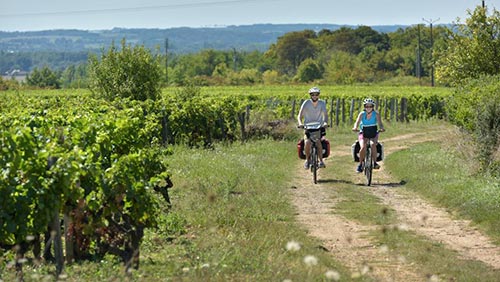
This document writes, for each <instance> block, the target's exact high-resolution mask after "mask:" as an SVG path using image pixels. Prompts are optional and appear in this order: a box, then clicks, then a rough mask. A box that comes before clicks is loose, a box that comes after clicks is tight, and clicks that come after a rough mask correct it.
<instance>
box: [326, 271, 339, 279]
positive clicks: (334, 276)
mask: <svg viewBox="0 0 500 282" xmlns="http://www.w3.org/2000/svg"><path fill="white" fill-rule="evenodd" d="M325 276H326V279H328V280H333V281H339V280H340V273H338V272H337V271H335V270H328V271H327V272H325Z"/></svg>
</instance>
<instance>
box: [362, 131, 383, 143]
mask: <svg viewBox="0 0 500 282" xmlns="http://www.w3.org/2000/svg"><path fill="white" fill-rule="evenodd" d="M372 140H373V142H375V144H376V143H378V133H377V135H375V138H372ZM358 141H359V143H361V142H364V137H363V132H360V133H359V135H358Z"/></svg>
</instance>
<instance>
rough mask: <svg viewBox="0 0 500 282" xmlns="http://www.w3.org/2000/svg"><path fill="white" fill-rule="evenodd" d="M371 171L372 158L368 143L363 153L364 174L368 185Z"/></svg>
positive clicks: (370, 179) (370, 182) (370, 181)
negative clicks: (364, 153)
mask: <svg viewBox="0 0 500 282" xmlns="http://www.w3.org/2000/svg"><path fill="white" fill-rule="evenodd" d="M372 172H373V159H372V152H371V148H370V145H368V146H367V147H366V155H365V175H366V185H368V186H370V185H371V184H372Z"/></svg>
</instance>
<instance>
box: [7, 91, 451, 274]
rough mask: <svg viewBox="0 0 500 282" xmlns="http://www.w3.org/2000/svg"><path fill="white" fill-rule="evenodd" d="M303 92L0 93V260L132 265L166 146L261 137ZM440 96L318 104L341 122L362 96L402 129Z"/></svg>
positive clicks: (330, 96) (438, 108)
mask: <svg viewBox="0 0 500 282" xmlns="http://www.w3.org/2000/svg"><path fill="white" fill-rule="evenodd" d="M306 88H307V87H303V86H300V87H299V86H274V87H264V86H255V87H220V88H219V87H210V88H198V87H187V88H167V89H164V91H163V94H162V97H161V99H159V100H157V101H155V102H152V101H146V102H137V101H128V100H122V101H119V102H113V103H110V102H106V101H104V100H100V99H97V98H94V97H92V96H91V95H90V93H88V92H87V91H84V90H77V91H73V92H70V90H64V91H48V90H47V91H26V92H21V93H19V92H4V93H1V94H0V96H1V99H0V110H1V117H0V132H1V133H0V143H1V146H2V155H1V159H0V162H1V164H0V165H1V167H2V175H1V182H0V207H1V208H0V245H1V247H2V249H1V250H0V254H1V255H2V257H9V256H13V259H14V261H15V264H16V269H17V271H18V272H19V273H20V274H19V275H22V262H23V261H24V260H25V257H26V256H27V252H28V250H31V249H32V250H33V256H34V257H35V258H40V257H42V256H43V257H44V258H45V259H47V260H55V262H56V269H57V273H58V274H59V273H60V272H61V271H62V269H63V266H64V262H72V261H78V260H85V259H88V258H96V257H104V256H105V255H106V254H112V255H116V256H118V257H120V258H121V259H122V260H123V262H124V263H125V265H126V266H127V268H130V267H135V268H138V267H139V261H138V258H139V250H140V244H141V240H142V237H143V235H144V230H145V229H146V228H155V227H156V226H157V224H158V218H159V216H158V215H162V214H166V213H168V209H169V205H170V198H169V194H168V188H170V187H172V185H175V183H172V182H171V180H170V177H171V171H170V169H169V167H170V165H171V164H169V155H170V154H171V153H172V151H171V150H170V147H169V144H185V145H188V146H197V147H210V145H211V144H213V143H214V142H221V141H223V142H233V141H240V140H243V139H246V138H250V137H254V138H259V137H260V136H259V135H257V134H255V135H251V134H250V133H251V132H253V131H250V128H251V125H252V124H255V123H256V122H255V119H256V117H261V116H263V115H264V116H265V118H264V119H263V120H260V121H259V122H260V123H263V125H261V126H263V127H272V126H271V125H272V124H275V122H276V121H283V122H285V123H286V122H288V121H290V119H294V116H295V114H296V111H297V110H298V109H297V107H298V106H300V102H301V101H302V100H303V99H304V98H307V95H306V94H305V93H306ZM449 95H451V91H450V90H448V89H444V88H423V87H380V86H376V87H369V86H365V87H324V88H322V96H321V98H322V99H325V100H327V105H329V108H330V109H329V110H330V116H331V124H337V125H339V124H340V123H347V122H352V114H353V113H356V112H357V111H359V109H360V107H361V102H360V101H361V99H363V98H364V97H367V96H369V97H373V98H374V99H375V100H377V101H378V102H379V103H378V104H379V111H380V112H381V113H382V115H383V116H384V118H385V119H388V120H394V121H402V122H405V121H408V120H414V119H429V118H442V117H444V116H445V110H444V105H445V103H446V100H447V98H448V97H449ZM292 122H293V121H292ZM271 130H272V128H271ZM259 134H262V135H266V133H265V132H262V131H261V132H260V133H259ZM61 222H63V228H61ZM61 230H62V232H61ZM42 238H43V240H42ZM41 241H44V244H42V242H41ZM63 242H64V243H63ZM51 246H53V248H51ZM63 246H64V250H63ZM13 247H15V248H13ZM10 249H12V250H13V251H14V252H9V251H8V250H10ZM42 250H43V252H42ZM52 250H53V252H52ZM13 253H14V255H13ZM63 253H64V255H63ZM1 262H2V264H3V263H4V260H2V261H1ZM1 268H2V269H4V268H5V265H1ZM0 278H1V277H0Z"/></svg>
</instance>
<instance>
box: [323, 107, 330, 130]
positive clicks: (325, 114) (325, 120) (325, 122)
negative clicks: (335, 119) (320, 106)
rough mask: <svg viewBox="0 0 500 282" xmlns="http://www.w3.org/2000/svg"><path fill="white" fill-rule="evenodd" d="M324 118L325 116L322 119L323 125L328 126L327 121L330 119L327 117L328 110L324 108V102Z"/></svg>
mask: <svg viewBox="0 0 500 282" xmlns="http://www.w3.org/2000/svg"><path fill="white" fill-rule="evenodd" d="M324 118H325V119H324V126H325V127H328V121H329V120H330V119H329V118H328V111H327V110H326V104H325V109H324Z"/></svg>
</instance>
